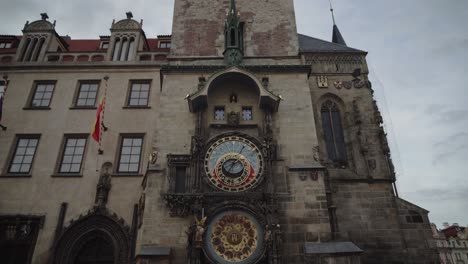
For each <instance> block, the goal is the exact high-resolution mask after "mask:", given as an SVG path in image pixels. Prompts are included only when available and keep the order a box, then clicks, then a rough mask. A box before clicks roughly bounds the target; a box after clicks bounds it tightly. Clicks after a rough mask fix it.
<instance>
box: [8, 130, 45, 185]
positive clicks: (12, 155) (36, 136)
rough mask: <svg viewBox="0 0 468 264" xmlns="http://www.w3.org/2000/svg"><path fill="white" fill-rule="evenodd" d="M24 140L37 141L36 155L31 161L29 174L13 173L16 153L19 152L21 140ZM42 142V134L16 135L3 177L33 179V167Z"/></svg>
mask: <svg viewBox="0 0 468 264" xmlns="http://www.w3.org/2000/svg"><path fill="white" fill-rule="evenodd" d="M22 139H37V144H36V147H35V149H34V154H33V156H32V159H31V163H30V168H29V171H28V172H27V173H22V172H11V166H12V164H13V160H14V159H15V156H16V153H17V150H18V144H19V142H20V140H22ZM40 142H41V134H16V135H15V138H14V140H13V143H12V145H11V147H10V151H9V154H8V158H7V160H6V162H7V164H6V166H4V171H3V173H2V176H3V177H15V178H16V177H31V176H32V171H33V167H34V161H35V159H36V154H37V150H38V148H39V144H40Z"/></svg>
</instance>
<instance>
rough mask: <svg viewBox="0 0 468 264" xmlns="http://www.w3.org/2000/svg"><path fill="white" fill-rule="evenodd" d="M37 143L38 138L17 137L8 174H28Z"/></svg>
mask: <svg viewBox="0 0 468 264" xmlns="http://www.w3.org/2000/svg"><path fill="white" fill-rule="evenodd" d="M38 143H39V136H25V137H23V136H22V137H18V138H17V140H16V146H15V152H14V153H13V158H12V159H11V163H10V167H9V168H8V173H15V174H29V173H30V172H31V167H32V163H33V159H34V155H35V154H36V149H37V145H38Z"/></svg>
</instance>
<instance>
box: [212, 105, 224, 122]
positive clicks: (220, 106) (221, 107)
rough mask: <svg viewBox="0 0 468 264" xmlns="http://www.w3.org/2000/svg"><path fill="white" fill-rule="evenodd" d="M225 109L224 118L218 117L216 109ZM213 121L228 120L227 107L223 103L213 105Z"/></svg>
mask: <svg viewBox="0 0 468 264" xmlns="http://www.w3.org/2000/svg"><path fill="white" fill-rule="evenodd" d="M217 110H223V119H216V111H217ZM213 121H214V122H225V121H226V107H225V106H223V105H217V106H214V107H213Z"/></svg>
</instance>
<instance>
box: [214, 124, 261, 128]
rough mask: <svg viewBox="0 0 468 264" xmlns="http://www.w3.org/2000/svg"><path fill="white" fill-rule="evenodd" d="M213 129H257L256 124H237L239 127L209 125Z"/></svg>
mask: <svg viewBox="0 0 468 264" xmlns="http://www.w3.org/2000/svg"><path fill="white" fill-rule="evenodd" d="M210 126H211V127H213V128H257V127H258V125H257V124H239V125H229V124H218V123H212V124H211V125H210Z"/></svg>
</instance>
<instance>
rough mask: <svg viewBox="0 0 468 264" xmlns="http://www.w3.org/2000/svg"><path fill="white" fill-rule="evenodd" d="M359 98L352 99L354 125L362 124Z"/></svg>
mask: <svg viewBox="0 0 468 264" xmlns="http://www.w3.org/2000/svg"><path fill="white" fill-rule="evenodd" d="M359 101H360V100H359V98H356V99H354V100H353V119H354V124H355V125H360V124H362V119H361V111H360V110H359Z"/></svg>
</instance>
